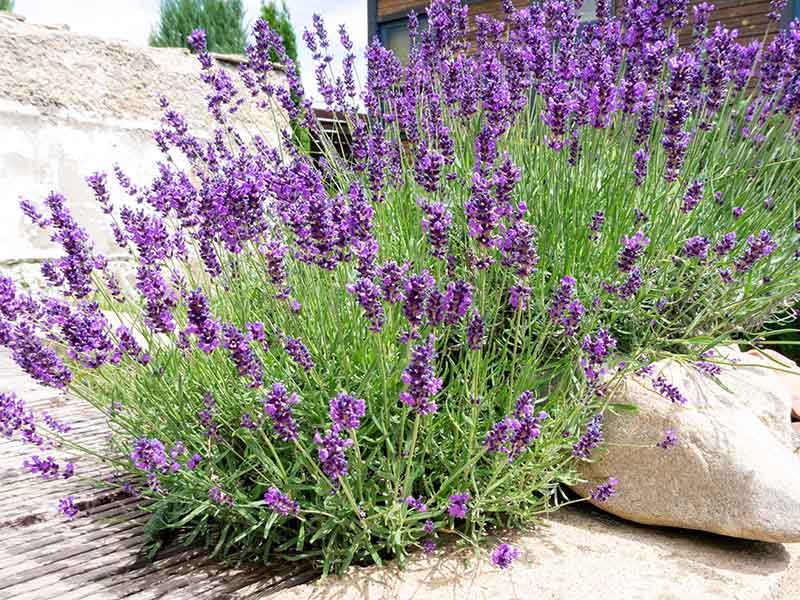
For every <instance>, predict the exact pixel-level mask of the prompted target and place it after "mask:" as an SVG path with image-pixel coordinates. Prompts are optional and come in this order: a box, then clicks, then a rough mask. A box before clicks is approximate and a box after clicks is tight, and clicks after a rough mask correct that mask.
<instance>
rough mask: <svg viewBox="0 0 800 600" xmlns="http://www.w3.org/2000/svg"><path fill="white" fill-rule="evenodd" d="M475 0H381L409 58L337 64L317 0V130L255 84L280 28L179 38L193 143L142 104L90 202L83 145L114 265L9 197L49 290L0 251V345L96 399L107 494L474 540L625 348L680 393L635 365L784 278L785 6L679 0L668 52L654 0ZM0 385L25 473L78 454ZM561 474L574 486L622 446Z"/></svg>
mask: <svg viewBox="0 0 800 600" xmlns="http://www.w3.org/2000/svg"><path fill="white" fill-rule="evenodd" d="M505 8H506V15H505V18H504V20H502V21H498V20H494V19H492V18H488V17H477V18H475V19H474V20H473V21H472V23H473V24H474V27H475V35H474V36H473V35H472V34H470V33H469V32H470V25H469V23H470V20H469V19H468V14H467V8H466V7H464V6H462V5H461V4H460V2H459V1H458V0H435V1H434V2H433V3H432V5H431V7H430V8H429V9H428V14H427V16H428V19H427V23H428V29H427V30H426V31H425V32H419V31H417V28H416V23H417V21H416V17H415V16H413V15H412V17H411V19H410V24H411V33H410V35H411V37H412V50H411V54H410V56H409V58H408V62H407V64H403V63H401V61H400V60H399V59H398V58H397V57H396V56H394V55H393V54H392V53H391V52H389V51H387V50H384V49H382V48H381V47H380V45H379V44H378V43H377V42H376V43H373V44H372V45H371V46H370V47H369V49H368V50H367V55H366V59H367V62H368V71H369V76H368V81H367V82H366V83H365V85H364V86H363V89H362V90H359V86H358V85H357V82H356V78H355V75H354V70H353V65H354V61H355V56H354V55H353V46H352V43H351V42H350V40H349V39H348V37H347V34H346V33H345V31H344V29H342V30H340V32H339V37H340V42H341V44H342V45H343V46H344V48H345V49H346V51H347V55H346V58H345V60H344V63H343V65H341V68H337V69H334V68H333V65H332V59H331V49H330V41H329V37H328V34H327V32H326V31H325V28H324V25H323V23H322V21H321V19H318V18H317V19H315V21H314V26H313V28H312V29H311V30H309V31H307V32H306V33H305V35H304V40H305V42H306V44H307V45H308V46H309V48H310V49H311V51H312V52H313V54H314V58H315V60H316V61H317V65H318V67H317V69H316V75H317V80H318V84H319V89H320V92H321V94H322V96H323V97H324V99H325V101H326V102H327V104H328V105H329V107H330V108H332V109H334V110H336V111H337V112H339V113H340V114H342V115H343V117H344V118H346V120H347V122H348V124H349V126H350V129H351V131H352V135H353V140H352V147H351V148H350V151H349V153H348V154H347V155H345V156H340V155H338V154H337V152H336V146H335V145H334V144H333V143H332V142H331V141H330V140H327V139H326V138H325V137H324V134H323V133H322V132H321V129H320V126H319V123H318V122H317V121H316V119H315V116H314V113H313V112H312V111H311V110H310V101H309V99H308V98H307V97H306V95H305V94H304V92H303V89H302V87H301V85H300V82H299V81H298V77H297V71H296V68H295V66H294V65H293V64H292V63H291V61H289V60H286V61H285V62H286V64H285V69H286V74H287V76H288V88H286V89H284V88H282V87H280V86H276V85H274V84H273V83H271V81H272V79H270V77H269V76H270V73H271V71H272V70H273V69H274V68H275V67H274V65H273V64H272V63H270V61H269V58H270V56H272V55H273V54H272V53H273V52H274V53H276V54H277V55H278V56H279V57H282V58H284V59H285V52H284V49H283V47H282V45H281V41H280V38H279V36H277V35H276V34H275V33H273V32H271V31H270V30H269V29H268V28H267V26H266V25H265V24H264V23H263V22H258V23H257V24H256V26H255V30H254V34H253V43H252V45H251V46H250V47H249V48H248V58H249V62H248V63H247V64H245V65H243V66H242V68H241V72H240V73H239V75H240V77H239V81H238V82H236V83H235V82H234V80H233V78H231V77H230V76H229V75H228V73H226V72H225V71H224V70H221V69H217V68H215V67H214V65H213V61H212V60H211V58H210V57H209V55H208V54H207V52H206V50H205V42H204V36H203V34H202V32H195V33H193V34H192V36H190V43H191V44H192V45H193V47H194V48H195V49H196V51H197V55H198V58H199V60H200V65H201V71H200V72H201V77H202V79H203V81H205V82H206V83H207V84H208V87H209V95H208V107H209V111H210V113H211V115H212V116H213V117H214V119H215V120H216V122H217V124H218V129H217V130H216V131H215V132H214V135H213V136H212V138H211V139H208V140H206V139H200V138H198V137H195V136H194V135H192V133H191V132H190V129H189V124H187V123H186V122H185V121H184V119H183V118H182V117H181V115H180V114H178V113H177V112H175V111H174V110H173V109H172V108H171V107H170V106H169V104H168V101H167V100H166V99H162V100H161V102H162V106H163V108H164V120H163V128H162V129H161V130H160V131H158V132H157V134H156V136H155V138H156V143H157V144H158V145H159V147H160V148H161V150H162V151H163V153H164V162H163V164H161V165H160V166H159V168H158V172H157V173H155V176H154V179H153V180H152V181H151V182H131V181H130V180H129V179H128V178H127V177H126V175H125V174H124V172H123V171H122V170H121V169H119V168H117V169H116V170H115V177H116V179H117V180H118V183H119V184H120V186H121V188H122V189H124V191H125V192H126V195H127V197H120V198H113V199H112V197H111V193H110V192H109V188H108V180H107V177H108V176H107V175H106V174H105V173H96V174H94V175H92V176H91V177H89V178H88V180H87V181H88V184H89V185H90V187H91V188H92V190H93V191H94V193H95V195H96V197H97V201H98V203H99V208H100V209H101V210H103V212H105V213H107V214H108V215H109V217H110V226H111V227H112V228H113V232H114V234H115V237H116V239H117V241H118V243H119V245H120V247H121V248H122V249H124V250H126V251H127V252H129V253H130V254H131V256H132V257H133V258H134V260H135V264H136V276H135V282H134V284H133V286H129V285H126V281H125V280H124V278H122V277H119V276H118V275H117V274H115V273H113V272H112V269H111V268H110V267H109V266H108V261H107V260H106V259H104V258H103V257H102V256H100V255H99V254H98V253H97V252H96V251H95V249H94V248H93V246H92V243H91V241H90V240H89V239H88V236H87V234H86V233H85V230H84V229H82V228H81V227H80V225H79V224H78V223H77V222H75V220H74V219H73V217H72V216H71V214H70V212H69V209H68V206H67V202H66V200H65V199H64V198H63V197H62V196H61V195H59V194H57V193H53V194H51V195H50V196H48V197H47V198H46V199H45V200H44V210H42V209H41V208H40V207H38V206H36V205H34V204H33V203H30V202H27V201H24V202H23V203H22V208H23V210H24V211H25V212H26V213H27V215H28V216H29V217H30V218H31V220H32V221H33V222H34V223H35V224H36V225H38V226H39V227H42V228H44V229H46V230H47V231H49V232H50V234H51V237H52V240H53V242H55V243H56V244H58V245H60V246H61V247H62V248H63V257H62V258H59V259H57V260H53V261H50V262H47V263H45V264H44V265H43V268H42V270H43V273H44V276H45V277H46V279H47V281H48V282H49V283H50V285H51V291H52V294H51V295H49V296H39V295H31V294H26V293H23V292H22V291H20V290H17V289H16V288H15V286H14V283H13V282H12V281H11V280H10V279H8V278H3V279H2V284H0V312H1V313H2V321H0V342H1V343H2V344H3V345H4V346H6V347H7V348H9V349H10V351H11V353H12V354H13V357H14V359H15V360H16V361H17V363H18V364H19V365H20V367H21V368H22V369H24V370H25V371H26V372H27V373H29V374H30V375H31V376H32V377H33V378H34V379H36V380H37V381H39V382H40V383H43V384H46V385H49V386H53V387H56V388H63V389H67V390H69V391H70V393H71V394H73V395H75V396H77V397H79V398H82V399H84V400H85V401H87V402H88V403H90V404H91V405H93V406H94V407H96V408H97V409H99V410H101V411H103V413H105V415H106V416H107V418H108V421H109V424H110V429H111V431H112V432H113V437H112V445H113V449H112V450H111V451H109V453H108V454H107V456H108V457H110V458H106V460H108V461H109V462H111V463H112V464H114V465H115V466H116V468H118V469H120V470H121V471H122V472H127V473H129V474H134V475H135V476H136V481H137V483H136V484H135V490H134V489H133V487H132V485H131V484H130V482H128V483H126V484H124V489H125V490H126V491H128V492H130V493H137V494H141V495H142V496H144V497H146V498H147V499H149V503H147V506H148V507H149V509H150V510H153V511H154V512H155V515H154V517H153V520H152V522H151V530H152V531H158V530H164V529H177V530H179V531H180V532H181V533H182V535H183V537H184V538H185V539H186V540H188V541H191V540H195V539H202V540H205V541H206V542H207V543H209V544H210V545H211V547H213V548H214V549H215V551H216V552H221V553H224V554H230V553H234V552H237V553H241V554H243V555H245V556H248V557H260V558H263V559H265V560H266V559H267V558H269V557H271V556H291V557H293V558H298V557H305V558H312V559H315V560H319V561H320V563H321V564H322V566H323V568H324V570H325V571H326V572H327V571H330V570H342V569H345V568H346V567H347V566H348V565H350V564H351V563H352V562H353V561H364V560H366V561H375V562H378V563H379V562H381V560H382V559H385V558H387V557H395V558H397V559H399V560H400V561H401V562H402V561H403V559H404V558H405V557H406V556H407V553H408V552H409V550H410V549H413V548H414V547H422V548H424V549H425V550H426V551H429V550H431V549H432V548H434V547H435V544H436V539H437V538H438V537H439V536H440V535H442V534H444V533H446V534H455V535H456V536H458V537H459V538H460V539H462V540H466V541H468V542H471V543H474V542H477V541H479V540H481V539H482V538H484V537H485V536H487V535H490V534H491V533H492V531H494V530H495V529H496V528H497V527H501V526H508V525H515V524H522V523H527V522H530V521H531V520H532V519H533V518H535V516H536V515H539V514H542V513H544V512H547V511H550V510H553V509H554V508H556V507H557V506H559V505H560V504H562V503H563V501H564V499H563V496H562V495H561V494H560V493H559V489H560V487H559V486H560V485H561V484H564V483H570V482H575V481H576V480H577V475H576V472H575V462H576V461H578V460H589V459H591V457H592V454H593V450H595V449H596V448H597V447H598V446H600V445H601V444H602V441H603V436H602V412H603V411H604V410H606V409H607V408H609V406H610V405H609V402H610V400H609V398H611V397H612V396H611V392H613V389H614V387H615V386H616V385H617V384H618V383H619V381H620V380H621V379H622V378H623V377H625V376H628V375H630V374H632V373H634V372H638V374H639V376H641V377H645V378H647V377H649V378H650V379H651V381H652V385H653V388H654V389H655V390H657V391H658V392H660V393H661V394H663V396H664V397H665V401H672V402H675V403H684V402H686V401H687V399H686V398H685V397H684V396H683V394H682V392H681V390H680V389H679V388H678V387H677V386H676V385H674V383H673V382H670V381H667V380H666V379H664V378H663V377H662V376H661V375H659V374H658V373H654V372H652V371H653V370H652V369H651V368H649V367H648V365H649V364H650V363H651V362H652V361H653V360H655V359H657V358H660V357H663V356H667V355H674V356H677V357H678V358H679V359H681V360H687V361H692V362H693V363H694V364H696V365H697V368H699V369H701V370H702V371H703V372H705V373H707V374H708V375H709V385H713V384H714V383H713V377H714V366H715V360H718V359H717V358H716V357H715V356H714V355H713V353H711V352H709V350H710V349H711V348H712V347H713V346H714V345H715V344H717V343H719V342H723V341H727V340H730V339H734V338H736V339H741V340H752V339H754V338H756V337H757V336H759V335H760V333H761V331H762V325H763V324H764V323H765V322H767V321H769V320H771V319H772V320H774V319H775V318H780V316H781V315H782V314H783V313H784V312H785V311H786V307H787V306H789V304H790V303H791V301H792V300H793V299H794V297H795V296H796V295H797V291H798V290H799V289H800V272H799V271H798V256H800V255H799V254H798V248H800V246H798V233H800V219H798V216H800V208H799V204H798V200H800V193H799V192H798V189H800V187H798V177H799V176H800V162H798V160H799V159H800V152H798V136H800V79H798V77H797V75H796V74H797V73H798V72H800V24H798V23H797V22H794V23H792V24H791V25H790V26H789V29H788V30H786V31H782V32H780V33H778V34H777V35H775V37H774V38H772V40H771V41H770V42H769V43H765V44H764V45H762V44H759V43H752V44H747V45H742V44H739V43H737V39H736V38H737V34H736V32H735V31H730V30H728V29H725V28H724V27H721V26H719V25H717V26H716V27H714V28H709V26H708V17H709V12H710V10H711V9H710V7H709V6H708V5H699V6H697V7H695V8H694V9H693V10H694V37H693V41H692V43H691V46H690V47H687V48H681V47H679V46H678V44H677V31H678V30H679V29H680V28H681V27H684V26H685V25H686V22H687V2H686V1H685V0H683V1H680V0H678V1H676V0H671V1H659V2H652V3H650V2H642V1H641V0H628V2H627V4H626V5H625V7H624V8H623V10H622V11H621V14H622V16H621V17H619V18H616V17H615V18H612V17H609V16H608V7H607V4H605V3H601V2H598V15H597V16H598V19H597V21H596V22H594V23H592V24H590V25H588V26H586V27H583V28H581V27H579V24H578V20H577V18H576V10H577V7H576V5H575V4H574V3H572V2H565V1H561V0H545V1H544V2H543V3H541V4H534V5H532V6H531V7H529V8H522V9H515V8H513V7H512V5H511V2H510V0H509V1H507V2H506V3H505ZM469 40H474V41H469ZM245 101H247V102H251V103H256V104H257V105H259V106H261V107H262V108H263V109H264V110H266V111H271V110H275V108H274V107H275V103H277V104H279V105H280V106H282V108H283V110H285V111H286V113H288V115H289V117H290V120H291V122H292V125H293V126H295V127H302V128H305V129H307V130H308V131H310V132H312V133H313V134H314V135H315V136H317V138H319V139H321V140H322V142H323V147H324V150H325V154H326V155H325V157H324V158H323V159H322V160H319V161H317V162H314V161H312V160H311V159H310V158H309V157H308V156H305V155H303V154H302V153H301V152H300V151H299V150H298V149H297V148H296V147H294V146H293V145H292V142H291V140H292V139H293V138H292V135H291V133H290V131H291V129H290V127H289V126H288V125H287V127H286V130H285V131H284V134H283V140H284V143H283V144H282V145H281V146H280V147H270V146H269V145H268V144H267V143H266V142H265V141H264V139H263V138H262V137H261V136H260V135H258V134H257V133H255V132H254V129H253V126H252V124H249V123H245V122H243V121H242V119H241V117H240V114H239V112H238V111H237V109H238V108H239V107H240V105H241V103H243V102H245ZM276 122H280V120H279V118H278V116H277V115H276ZM181 161H183V162H181ZM181 164H186V165H188V166H187V167H186V168H181V167H180V166H179V165H181ZM766 341H767V342H768V341H769V340H766ZM1 406H2V411H0V426H2V429H0V430H2V432H3V433H4V434H6V435H14V434H15V433H18V435H20V436H21V437H22V438H23V439H25V440H26V441H28V442H29V443H30V444H31V445H32V447H34V450H36V451H38V452H39V454H38V455H37V457H36V459H35V460H33V459H31V460H30V461H28V462H27V463H26V468H27V469H29V470H30V471H31V473H32V474H34V475H39V476H42V477H45V478H49V477H57V476H58V477H61V476H63V477H69V476H73V471H74V472H75V476H80V471H81V466H80V461H79V462H78V464H77V465H75V466H72V465H69V466H68V465H61V464H58V461H56V460H55V459H52V458H49V457H46V456H44V454H45V453H46V451H47V448H48V444H50V443H53V441H56V442H58V443H62V444H67V445H69V446H70V447H80V445H81V440H80V438H79V436H77V435H75V434H74V433H73V432H70V431H69V429H68V425H65V424H61V423H58V422H54V419H52V418H49V419H48V418H47V417H45V416H44V415H41V416H39V415H34V414H33V413H31V412H30V411H28V410H27V409H26V407H25V404H24V401H23V400H22V399H18V398H15V397H13V396H12V395H10V394H5V395H3V396H2V405H1ZM611 406H612V408H613V405H611ZM669 433H670V434H672V432H669ZM647 443H648V444H649V445H650V446H651V447H653V448H655V446H656V445H658V446H659V447H660V448H663V449H664V450H666V448H668V447H670V446H672V445H674V444H675V443H680V442H679V440H678V439H677V438H676V437H675V436H674V435H672V437H671V439H670V440H669V442H668V443H667V442H666V441H664V440H662V441H660V442H659V440H651V441H648V442H647ZM37 446H38V449H37V448H35V447H37ZM653 451H655V450H653ZM659 451H661V450H659ZM592 484H593V489H592V494H591V495H592V497H593V498H595V499H596V500H600V501H602V500H605V499H607V498H609V497H610V496H612V495H613V494H614V493H616V486H619V493H624V486H625V473H619V474H618V475H617V477H616V478H612V479H611V480H609V481H605V482H601V481H598V482H592ZM79 500H80V499H73V498H72V497H69V498H65V499H63V500H62V501H61V503H60V509H61V510H62V512H63V513H64V514H65V515H66V516H67V517H74V516H76V515H79V514H80V501H79ZM518 554H519V552H518V551H517V550H516V549H513V548H511V547H509V546H507V545H505V544H503V545H501V546H498V548H497V549H496V550H495V552H494V553H493V555H492V560H493V562H494V563H495V564H497V565H499V566H501V567H506V566H508V564H510V562H511V561H512V560H513V559H514V558H515V557H516V556H517V555H518Z"/></svg>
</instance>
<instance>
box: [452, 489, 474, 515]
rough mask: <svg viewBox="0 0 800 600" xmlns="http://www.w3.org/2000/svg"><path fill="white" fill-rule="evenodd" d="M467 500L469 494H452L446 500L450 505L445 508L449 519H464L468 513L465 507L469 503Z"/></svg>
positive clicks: (467, 508)
mask: <svg viewBox="0 0 800 600" xmlns="http://www.w3.org/2000/svg"><path fill="white" fill-rule="evenodd" d="M469 499H470V495H469V492H463V493H461V494H453V495H452V496H450V497H449V498H448V500H449V501H450V503H449V504H448V506H447V514H449V515H450V516H451V517H455V518H456V519H463V518H465V517H466V516H467V513H468V512H469V507H467V502H469Z"/></svg>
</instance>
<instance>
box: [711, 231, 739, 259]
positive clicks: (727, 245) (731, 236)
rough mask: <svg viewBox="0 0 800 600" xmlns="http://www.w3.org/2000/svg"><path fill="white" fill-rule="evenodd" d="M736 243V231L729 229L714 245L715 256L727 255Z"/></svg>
mask: <svg viewBox="0 0 800 600" xmlns="http://www.w3.org/2000/svg"><path fill="white" fill-rule="evenodd" d="M735 245H736V232H735V231H730V232H728V233H726V234H725V235H723V236H722V239H721V240H720V241H719V242H717V245H716V246H714V252H715V253H716V255H717V256H727V255H728V254H730V252H731V250H733V247H734V246H735Z"/></svg>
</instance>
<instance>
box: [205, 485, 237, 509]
mask: <svg viewBox="0 0 800 600" xmlns="http://www.w3.org/2000/svg"><path fill="white" fill-rule="evenodd" d="M208 498H209V499H210V500H211V501H212V502H214V503H215V504H220V505H224V506H233V498H231V497H230V496H229V495H228V494H226V493H225V492H223V491H222V490H221V489H219V488H218V487H212V488H211V489H210V490H208Z"/></svg>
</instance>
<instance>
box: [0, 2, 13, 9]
mask: <svg viewBox="0 0 800 600" xmlns="http://www.w3.org/2000/svg"><path fill="white" fill-rule="evenodd" d="M0 10H7V11H9V12H11V11H12V10H14V0H0Z"/></svg>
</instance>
